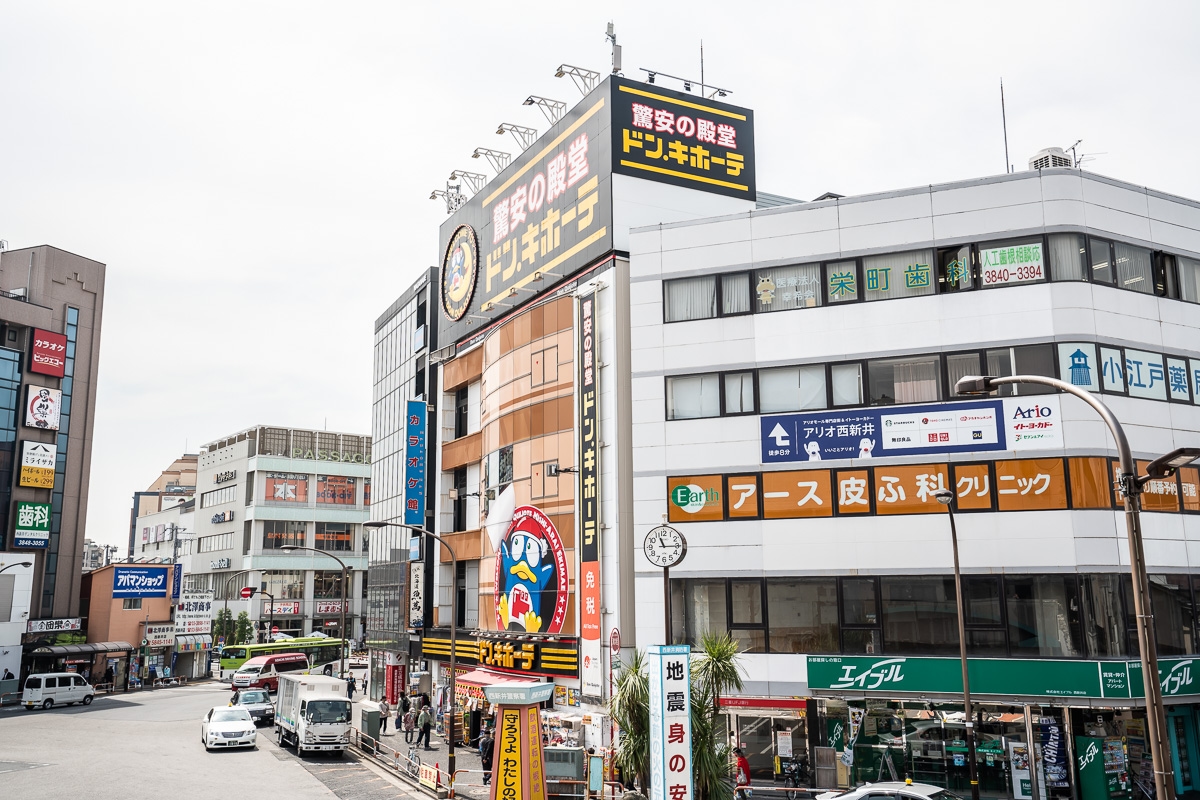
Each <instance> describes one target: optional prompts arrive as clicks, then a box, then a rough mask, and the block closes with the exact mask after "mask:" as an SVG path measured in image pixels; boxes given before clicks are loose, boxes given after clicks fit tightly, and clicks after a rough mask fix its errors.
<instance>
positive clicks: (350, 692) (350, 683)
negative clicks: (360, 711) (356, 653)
mask: <svg viewBox="0 0 1200 800" xmlns="http://www.w3.org/2000/svg"><path fill="white" fill-rule="evenodd" d="M346 692H347V696H348V697H349V698H350V699H351V700H354V676H353V675H351V676H350V677H349V678H347V679H346Z"/></svg>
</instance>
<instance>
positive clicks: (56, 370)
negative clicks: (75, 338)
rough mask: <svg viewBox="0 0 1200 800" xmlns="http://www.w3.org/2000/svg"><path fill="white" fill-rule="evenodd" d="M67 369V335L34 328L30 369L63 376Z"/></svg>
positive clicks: (53, 375) (54, 375) (43, 373)
mask: <svg viewBox="0 0 1200 800" xmlns="http://www.w3.org/2000/svg"><path fill="white" fill-rule="evenodd" d="M66 370H67V337H66V336H64V335H63V334H61V333H55V332H54V331H44V330H42V329H41V328H34V329H33V346H32V347H30V348H29V371H30V372H36V373H38V374H39V375H50V376H52V377H55V378H61V377H63V375H65V374H66Z"/></svg>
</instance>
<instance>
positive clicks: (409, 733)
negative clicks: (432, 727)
mask: <svg viewBox="0 0 1200 800" xmlns="http://www.w3.org/2000/svg"><path fill="white" fill-rule="evenodd" d="M416 736H417V712H416V711H415V710H413V709H411V708H410V709H409V710H408V711H405V712H404V742H405V743H406V744H412V743H413V739H415V738H416Z"/></svg>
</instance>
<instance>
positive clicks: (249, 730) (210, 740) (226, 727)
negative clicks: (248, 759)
mask: <svg viewBox="0 0 1200 800" xmlns="http://www.w3.org/2000/svg"><path fill="white" fill-rule="evenodd" d="M257 738H258V731H257V729H256V728H255V726H254V718H253V717H251V716H250V712H249V711H247V710H246V709H244V708H241V707H240V706H234V707H232V708H230V707H229V706H216V707H215V708H211V709H209V711H208V713H207V714H205V715H204V718H203V719H202V720H201V721H200V741H201V742H203V743H204V749H205V750H211V749H213V748H214V747H254V746H255V741H256V739H257Z"/></svg>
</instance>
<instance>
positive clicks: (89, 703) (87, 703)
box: [83, 694, 92, 706]
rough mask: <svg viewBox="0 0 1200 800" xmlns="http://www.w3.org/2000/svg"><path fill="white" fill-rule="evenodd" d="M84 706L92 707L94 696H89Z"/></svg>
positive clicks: (84, 700)
mask: <svg viewBox="0 0 1200 800" xmlns="http://www.w3.org/2000/svg"><path fill="white" fill-rule="evenodd" d="M83 704H84V705H85V706H90V705H91V704H92V695H90V694H89V695H88V696H87V697H85V698H83Z"/></svg>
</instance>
